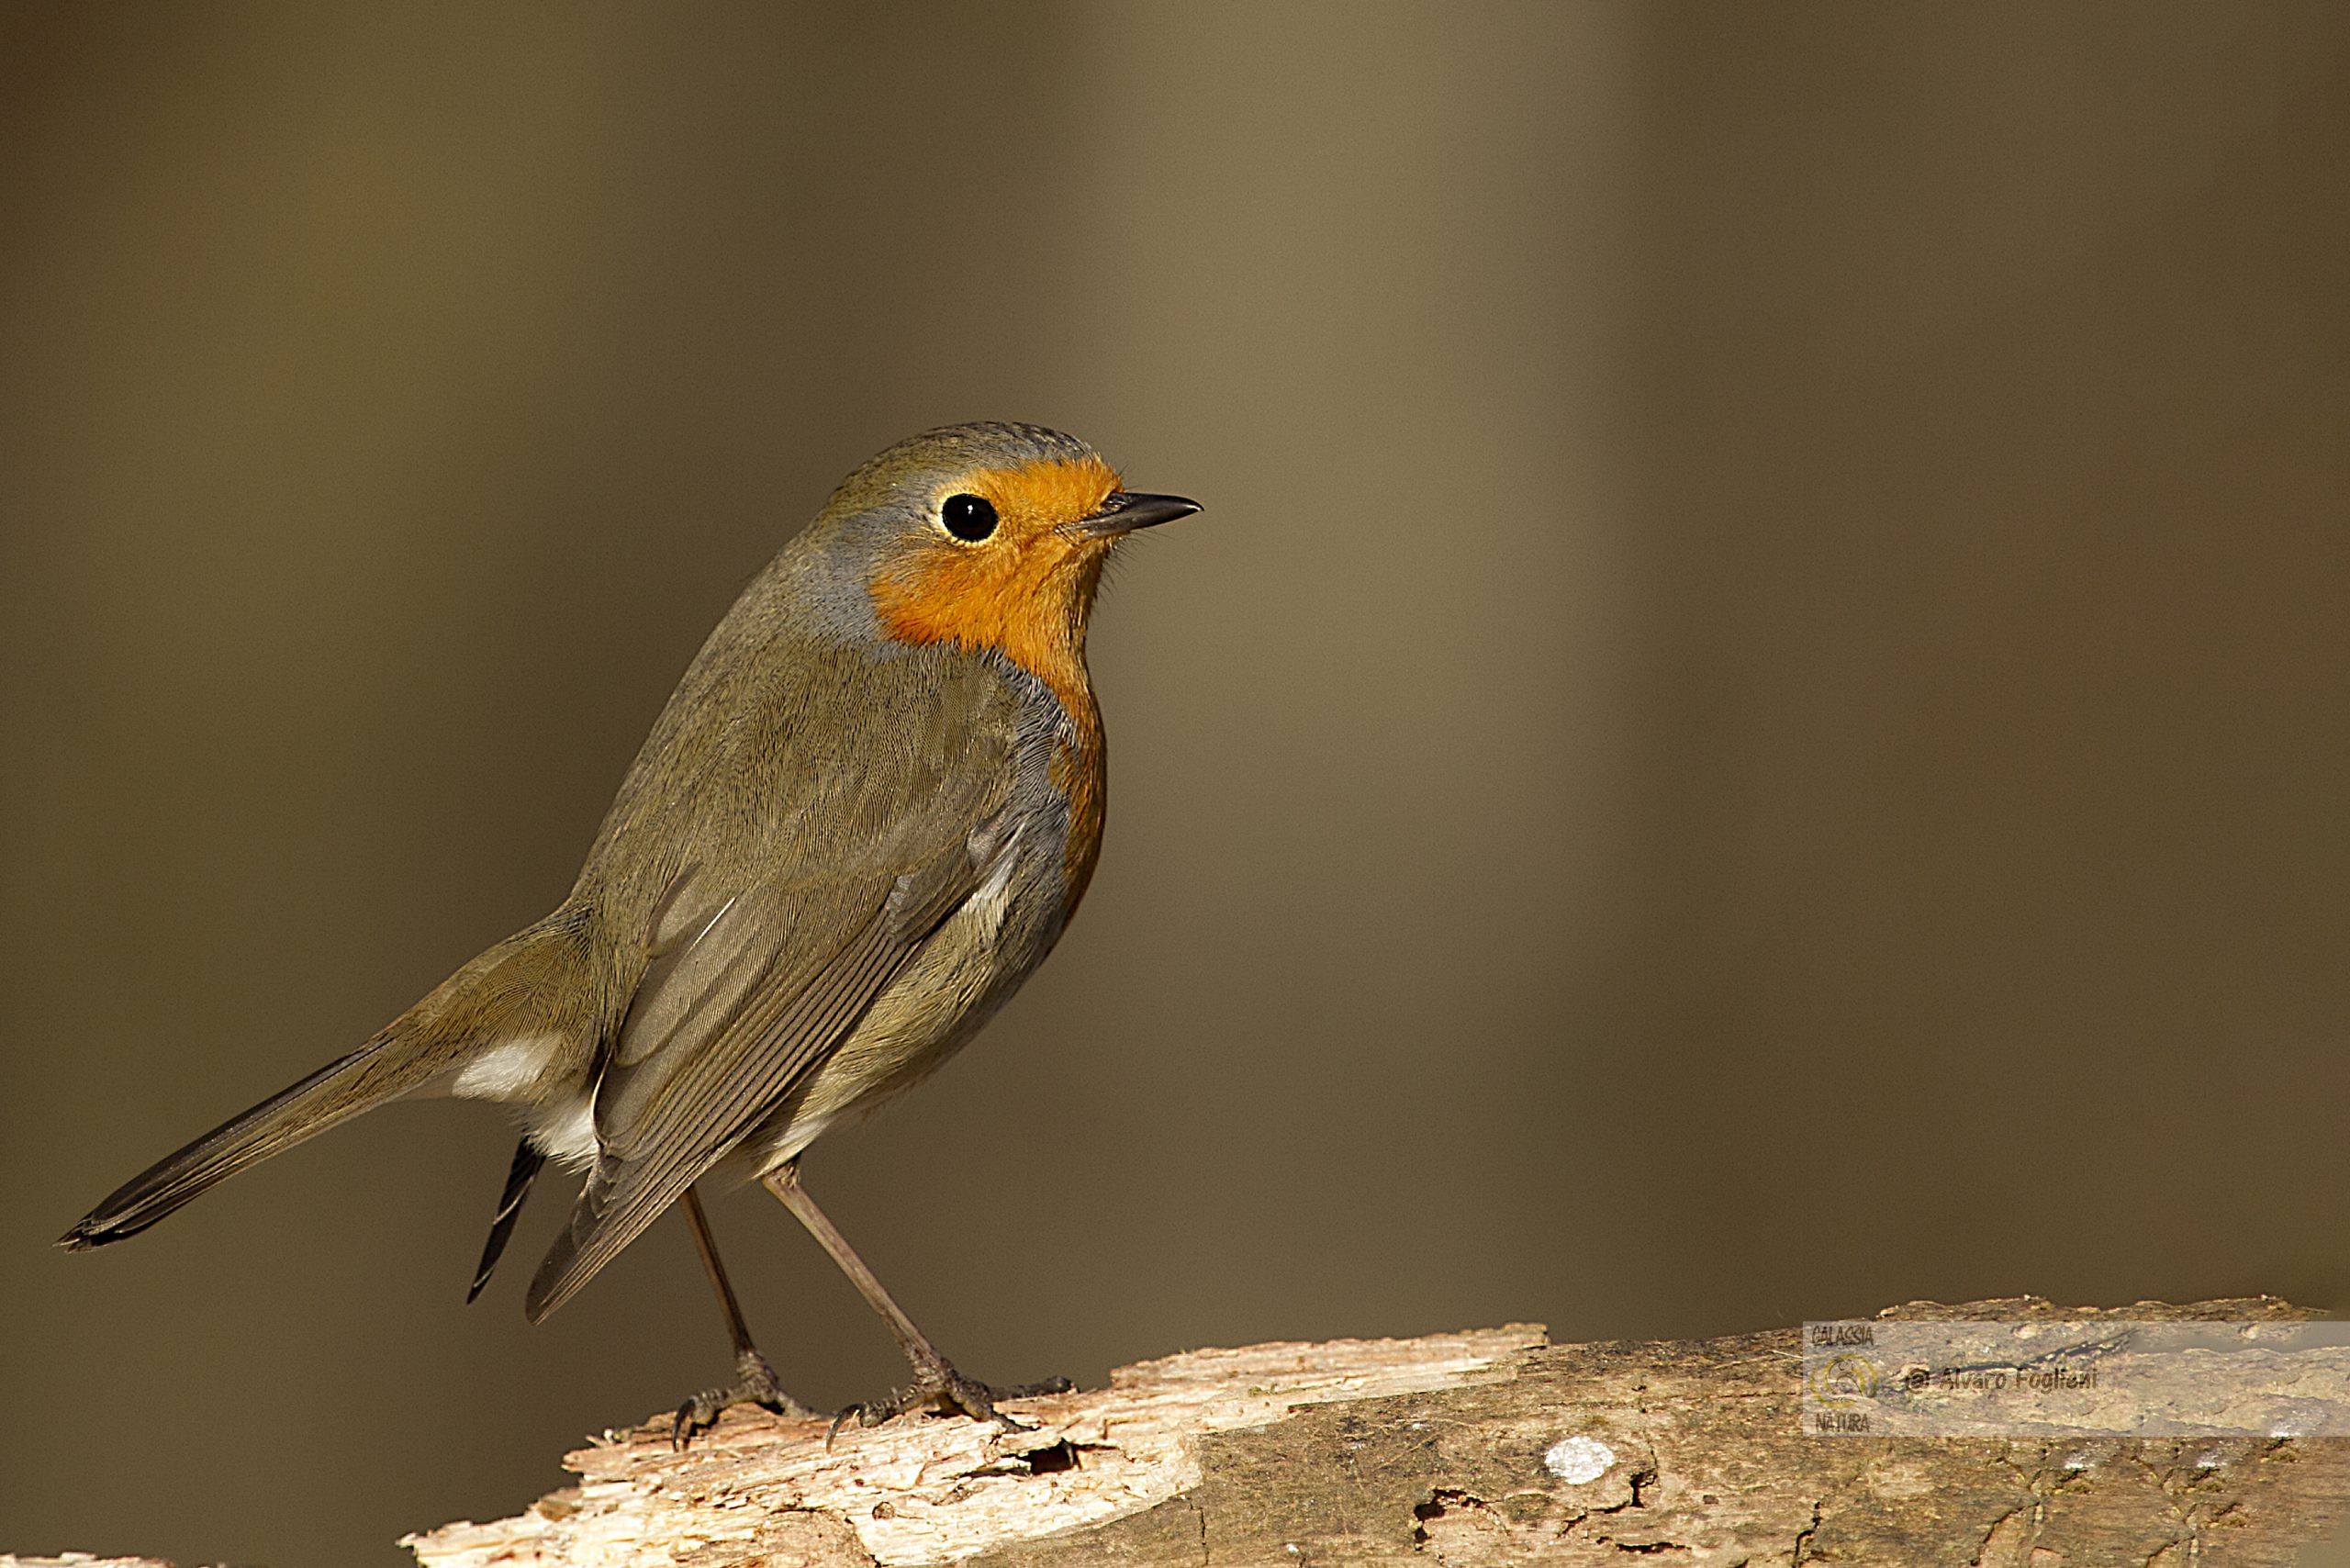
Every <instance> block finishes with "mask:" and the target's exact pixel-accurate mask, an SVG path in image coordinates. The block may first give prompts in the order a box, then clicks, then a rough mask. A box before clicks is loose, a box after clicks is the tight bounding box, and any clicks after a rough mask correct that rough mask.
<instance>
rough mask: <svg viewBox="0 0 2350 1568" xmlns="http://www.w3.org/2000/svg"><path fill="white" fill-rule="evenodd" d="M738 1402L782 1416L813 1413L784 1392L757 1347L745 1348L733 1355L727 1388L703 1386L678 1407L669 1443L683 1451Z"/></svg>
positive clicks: (798, 1415) (670, 1431)
mask: <svg viewBox="0 0 2350 1568" xmlns="http://www.w3.org/2000/svg"><path fill="white" fill-rule="evenodd" d="M737 1405H755V1406H758V1407H759V1408H760V1409H762V1410H766V1411H769V1412H772V1413H773V1414H775V1415H778V1416H784V1417H807V1416H813V1415H814V1414H816V1412H814V1411H813V1410H811V1409H809V1408H808V1406H805V1405H802V1404H800V1401H798V1400H797V1399H794V1398H792V1397H791V1395H789V1394H786V1393H785V1392H784V1391H783V1385H782V1384H781V1383H778V1382H777V1381H776V1376H775V1368H773V1367H771V1366H769V1365H767V1358H766V1357H765V1356H763V1355H761V1354H759V1353H758V1352H757V1351H756V1350H744V1352H743V1353H742V1354H741V1355H739V1356H736V1357H735V1358H734V1382H733V1384H732V1385H731V1386H729V1387H726V1388H705V1389H703V1390H702V1391H701V1392H700V1393H699V1394H695V1395H694V1396H693V1397H692V1398H691V1399H688V1400H687V1401H686V1402H685V1403H684V1404H683V1405H680V1406H677V1420H676V1421H675V1422H674V1423H673V1424H672V1425H671V1427H670V1428H669V1444H670V1446H671V1447H672V1448H675V1449H678V1450H683V1449H684V1448H685V1447H686V1445H687V1444H688V1443H690V1442H692V1441H693V1440H694V1439H696V1438H698V1437H699V1436H701V1435H702V1434H703V1433H704V1432H707V1431H708V1430H710V1429H711V1428H712V1427H714V1426H716V1425H718V1417H720V1416H721V1415H722V1414H724V1413H725V1412H726V1411H729V1410H732V1409H733V1407H734V1406H737Z"/></svg>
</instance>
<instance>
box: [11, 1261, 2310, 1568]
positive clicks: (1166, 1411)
mask: <svg viewBox="0 0 2350 1568" xmlns="http://www.w3.org/2000/svg"><path fill="white" fill-rule="evenodd" d="M1881 1316H1883V1317H1886V1318H1888V1319H1911V1320H1915V1319H1926V1318H1949V1319H1957V1318H1983V1319H1995V1320H2004V1319H2016V1318H2037V1317H2044V1318H2049V1319H2059V1318H2061V1319H2068V1320H2078V1319H2084V1318H2108V1319H2113V1320H2117V1321H2131V1320H2136V1321H2143V1320H2149V1319H2177V1320H2188V1319H2193V1320H2210V1321H2245V1320H2256V1321H2267V1322H2283V1321H2291V1320H2299V1319H2305V1318H2308V1317H2311V1316H2315V1315H2313V1314H2311V1313H2308V1312H2305V1311H2302V1310H2300V1309H2298V1308H2295V1307H2292V1306H2289V1305H2287V1304H2285V1303H2283V1302H2280V1301H2277V1300H2275V1299H2273V1298H2268V1297H2261V1298H2255V1299H2250V1300H2239V1301H2224V1302H2206V1303H2202V1304H2199V1305H2193V1306H2186V1307H2174V1306H2165V1305H2154V1304H2140V1305H2135V1306H2132V1307H2126V1308H2121V1309H2114V1310H2109V1311H2103V1312H2100V1311H2096V1310H2089V1309H2069V1308H2068V1309H2061V1310H2060V1309H2058V1308H2056V1307H2054V1306H2053V1305H2050V1304H2049V1303H2047V1302H2044V1301H2041V1300H2037V1299H2034V1298H2020V1299H2017V1300H2010V1301H1998V1302H1978V1303H1974V1304H1971V1305H1965V1306H1955V1307H1953V1306H1939V1305H1932V1304H1926V1303H1918V1304H1912V1305H1908V1306H1906V1307H1897V1308H1892V1309H1889V1310H1888V1311H1887V1312H1886V1313H1885V1314H1882V1315H1881ZM1800 1338H1801V1336H1800V1332H1799V1331H1798V1330H1797V1329H1794V1328H1787V1329H1781V1330H1776V1331H1774V1332H1769V1333H1761V1334H1749V1335H1738V1336H1732V1337H1729V1338H1719V1339H1703V1340H1691V1341H1685V1342H1660V1343H1649V1342H1637V1343H1636V1342H1619V1343H1609V1344H1588V1345H1552V1344H1550V1343H1549V1342H1548V1340H1547V1339H1546V1338H1545V1337H1544V1335H1543V1333H1542V1331H1541V1330H1540V1329H1539V1328H1536V1327H1526V1326H1522V1325H1521V1326H1513V1327H1505V1328H1496V1329H1485V1330H1479V1331H1473V1332H1468V1333H1460V1334H1440V1335H1434V1336H1430V1337H1429V1338H1422V1339H1399V1340H1341V1341H1337V1342H1333V1343H1328V1344H1312V1345H1309V1344H1281V1345H1258V1346H1252V1347H1250V1348H1248V1349H1246V1350H1198V1351H1192V1352H1190V1353H1188V1354H1184V1355H1180V1356H1171V1357H1169V1358H1167V1359H1165V1360H1163V1361H1146V1362H1143V1363H1142V1364H1140V1365H1137V1366H1132V1367H1125V1368H1122V1369H1120V1370H1119V1371H1118V1372H1115V1373H1113V1375H1112V1379H1111V1383H1110V1386H1109V1387H1108V1388H1105V1389H1099V1390H1094V1391H1091V1392H1080V1393H1076V1394H1066V1395H1061V1396H1057V1397H1053V1398H1046V1399H1033V1400H1024V1401H1020V1402H1017V1403H1016V1404H1013V1405H1012V1406H1008V1408H1009V1409H1011V1410H1013V1411H1014V1412H1016V1413H1017V1414H1018V1416H1019V1417H1021V1418H1022V1419H1023V1420H1024V1421H1027V1422H1030V1423H1033V1426H1032V1427H1031V1428H1029V1429H1025V1430H1019V1431H1004V1430H1002V1429H1000V1428H994V1427H990V1426H983V1425H981V1424H979V1423H977V1422H973V1421H968V1420H963V1419H944V1418H930V1417H903V1418H901V1419H899V1420H896V1421H893V1422H890V1423H889V1424H887V1425H885V1426H882V1427H878V1428H870V1429H858V1428H845V1429H843V1430H842V1432H841V1433H840V1434H839V1438H838V1440H837V1441H836V1442H834V1444H832V1445H831V1446H829V1447H828V1446H827V1445H826V1442H825V1423H824V1422H822V1421H807V1420H798V1421H794V1420H779V1419H777V1418H775V1417H768V1416H767V1415H765V1414H763V1413H760V1412H757V1411H733V1412H730V1413H729V1414H728V1416H727V1417H726V1418H725V1419H724V1420H723V1421H722V1422H721V1423H720V1425H719V1426H718V1428H716V1429H715V1430H714V1431H712V1432H711V1433H709V1434H707V1435H706V1436H704V1437H703V1438H701V1439H699V1440H698V1441H697V1442H696V1443H695V1444H694V1445H693V1447H692V1448H691V1449H690V1450H688V1451H686V1452H684V1453H678V1452H675V1451H673V1450H671V1448H670V1446H669V1444H668V1441H667V1430H668V1425H667V1417H666V1416H665V1417H659V1418H657V1419H655V1421H653V1422H652V1423H649V1424H648V1425H647V1426H645V1427H643V1428H636V1429H632V1430H630V1431H625V1432H608V1433H606V1434H605V1435H604V1437H603V1438H602V1439H600V1440H599V1441H597V1442H595V1443H594V1444H593V1445H592V1446H590V1447H588V1448H586V1449H583V1450H579V1451H578V1452H576V1453H574V1454H572V1455H570V1456H569V1457H568V1459H567V1461H566V1462H567V1464H568V1465H569V1467H570V1468H571V1469H572V1470H574V1471H575V1472H576V1473H578V1474H579V1476H580V1482H579V1484H577V1485H576V1486H572V1487H567V1488H565V1489H564V1490H561V1491H558V1492H555V1493H553V1494H551V1495H548V1496H546V1497H543V1498H541V1499H540V1500H539V1501H538V1502H537V1503H535V1504H533V1505H532V1506H531V1507H530V1508H528V1509H527V1510H525V1511H524V1512H522V1513H520V1514H518V1515H516V1516H515V1517H513V1518H506V1519H498V1520H495V1521H492V1522H490V1523H487V1524H473V1523H458V1524H452V1525H446V1526H443V1527H442V1528H441V1529H435V1530H431V1531H429V1532H427V1533H424V1534H420V1535H417V1536H412V1537H410V1538H408V1540H407V1541H406V1542H405V1544H407V1545H408V1546H409V1547H411V1548H412V1549H413V1550H414V1551H415V1553H416V1556H417V1558H418V1560H419V1562H420V1564H421V1568H492V1565H498V1568H735V1565H748V1564H754V1563H757V1564H769V1565H774V1564H805V1565H807V1568H879V1565H890V1568H898V1565H905V1568H914V1565H920V1564H931V1563H947V1562H958V1563H968V1564H973V1565H975V1568H1070V1565H1076V1564H1085V1565H1088V1568H1092V1565H1113V1564H1134V1565H1145V1564H1147V1565H1158V1564H1167V1565H1169V1568H1172V1565H1176V1564H1181V1565H1182V1568H1225V1565H1235V1568H1238V1565H1247V1568H1263V1565H1266V1564H1314V1563H1322V1564H1348V1565H1352V1564H1390V1563H1404V1562H1412V1563H1417V1564H1431V1563H1441V1564H1454V1565H1459V1568H1475V1565H1482V1564H1501V1563H1546V1564H1562V1565H1572V1564H1596V1563H1608V1564H1613V1565H1615V1568H1622V1564H1624V1563H1625V1562H1627V1561H1628V1560H1630V1559H1633V1558H1638V1559H1639V1560H1642V1561H1653V1562H1659V1563H1665V1564H1704V1565H1709V1568H1734V1565H1738V1564H1751V1565H1760V1564H1763V1563H1788V1564H1800V1563H1807V1562H1845V1563H1872V1564H1876V1563H1883V1564H1895V1565H1903V1568H1906V1565H1909V1564H1919V1565H1924V1564H1950V1565H1953V1568H1958V1565H1965V1568H2081V1565H2090V1564H2095V1565H2098V1568H2105V1565H2109V1564H2143V1565H2144V1568H2188V1565H2189V1564H2193V1565H2195V1568H2220V1565H2223V1564H2246V1565H2253V1564H2270V1563H2274V1564H2289V1563H2291V1562H2294V1560H2295V1557H2296V1555H2297V1554H2298V1552H2299V1551H2300V1548H2301V1547H2302V1546H2304V1545H2305V1544H2307V1543H2309V1542H2311V1541H2312V1540H2320V1539H2322V1538H2324V1537H2326V1536H2328V1535H2330V1534H2332V1533H2333V1527H2334V1523H2335V1521H2336V1519H2337V1518H2339V1517H2340V1516H2342V1515H2343V1514H2344V1509H2345V1501H2350V1439H2344V1438H2320V1437H2266V1438H2249V1437H2241V1436H2237V1437H2227V1436H2210V1435H2205V1436H2196V1437H2188V1438H2165V1439H2150V1438H2133V1437H2130V1436H2126V1435H2123V1431H2124V1429H2125V1428H2126V1425H2127V1422H2128V1421H2129V1420H2130V1419H2131V1418H2132V1417H2131V1410H2130V1409H2129V1408H2127V1407H2125V1406H2124V1404H2123V1402H2121V1401H2119V1400H2117V1401H2115V1402H2113V1404H2112V1406H2111V1415H2112V1418H2113V1419H2114V1420H2115V1422H2116V1423H2117V1426H2116V1429H2115V1431H2114V1432H2113V1433H2112V1434H2111V1435H2098V1436H2092V1437H2081V1436H2052V1437H2031V1438H2026V1437H2015V1436H2009V1437H2005V1438H2000V1437H1965V1438H1953V1437H1933V1438H1908V1437H1904V1438H1888V1437H1871V1438H1842V1437H1821V1436H1807V1435H1806V1434H1805V1433H1804V1431H1803V1429H1802V1427H1801V1417H1802V1415H1803V1406H1802V1396H1801V1394H1802V1391H1801V1376H1800V1372H1801V1367H1802V1350H1801V1344H1800ZM2331 1364H2332V1363H2327V1364H2326V1365H2329V1366H2330V1365H2331ZM2191 1375H2192V1376H2193V1378H2194V1379H2195V1383H2194V1386H2193V1387H2192V1388H2191V1389H2190V1390H2188V1392H2191V1393H2193V1394H2197V1395H2199V1396H2208V1395H2209V1394H2211V1392H2212V1390H2211V1388H2210V1382H2211V1379H2210V1374H2209V1373H2207V1372H2196V1373H2193V1374H2191ZM2157 1392H2159V1391H2157ZM2291 1393H2292V1394H2293V1396H2294V1399H2295V1401H2296V1403H2295V1406H2294V1407H2295V1409H2296V1410H2297V1411H2298V1412H2300V1415H2301V1416H2303V1417H2310V1418H2311V1419H2312V1421H2313V1422H2314V1424H2315V1425H2317V1426H2321V1427H2323V1428H2326V1429H2330V1430H2336V1431H2339V1430H2344V1429H2345V1428H2350V1372H2341V1373H2337V1372H2333V1371H2327V1370H2325V1369H2324V1367H2321V1371H2320V1374H2319V1375H2318V1377H2317V1378H2316V1379H2315V1381H2314V1382H2312V1381H2311V1379H2310V1378H2309V1377H2306V1376H2305V1377H2303V1378H2302V1379H2301V1380H2300V1382H2298V1383H2295V1384H2294V1385H2293V1387H2292V1389H2291ZM50 1562H73V1563H74V1564H76V1565H77V1568H130V1560H127V1559H126V1560H101V1559H96V1558H90V1557H72V1558H67V1559H32V1558H15V1557H10V1556H7V1555H6V1554H5V1553H0V1568H36V1565H42V1568H45V1565H46V1564H48V1563H50ZM144 1568H162V1565H161V1564H151V1565H144ZM282 1568H296V1565H291V1564H288V1565H282Z"/></svg>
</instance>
